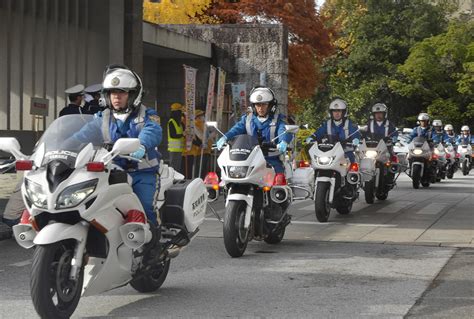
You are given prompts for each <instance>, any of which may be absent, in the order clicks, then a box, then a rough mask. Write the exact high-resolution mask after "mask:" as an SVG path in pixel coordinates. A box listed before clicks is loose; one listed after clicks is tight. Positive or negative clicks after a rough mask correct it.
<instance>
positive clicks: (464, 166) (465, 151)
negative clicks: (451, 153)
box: [458, 143, 472, 176]
mask: <svg viewBox="0 0 474 319" xmlns="http://www.w3.org/2000/svg"><path fill="white" fill-rule="evenodd" d="M458 153H459V155H460V157H459V166H460V169H461V172H462V174H463V175H464V176H466V175H468V174H469V171H470V170H471V165H472V147H471V145H470V144H469V143H462V144H459V145H458Z"/></svg>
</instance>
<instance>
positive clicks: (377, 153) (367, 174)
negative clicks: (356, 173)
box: [358, 139, 390, 182]
mask: <svg viewBox="0 0 474 319" xmlns="http://www.w3.org/2000/svg"><path fill="white" fill-rule="evenodd" d="M358 153H359V157H360V165H359V166H360V168H359V170H360V173H361V178H362V182H367V181H370V180H371V179H372V178H373V177H375V174H376V162H380V163H385V162H387V161H389V160H390V153H389V151H388V148H387V144H385V142H384V140H380V141H379V142H378V144H377V146H376V147H368V146H367V143H366V141H365V139H364V140H363V141H362V143H361V144H360V145H359V147H358Z"/></svg>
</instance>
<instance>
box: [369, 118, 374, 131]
mask: <svg viewBox="0 0 474 319" xmlns="http://www.w3.org/2000/svg"><path fill="white" fill-rule="evenodd" d="M374 122H375V121H374V120H370V125H369V133H372V134H373V133H374V132H375V128H374Z"/></svg>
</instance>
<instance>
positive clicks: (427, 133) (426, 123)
mask: <svg viewBox="0 0 474 319" xmlns="http://www.w3.org/2000/svg"><path fill="white" fill-rule="evenodd" d="M418 123H419V124H420V125H419V126H416V127H414V128H413V131H412V132H411V134H410V138H409V142H411V141H412V140H413V139H414V138H415V137H418V136H421V137H424V138H426V139H427V140H428V141H431V140H432V134H433V129H432V128H431V126H430V116H429V115H428V114H427V113H420V114H419V115H418Z"/></svg>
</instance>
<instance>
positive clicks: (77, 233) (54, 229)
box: [33, 223, 88, 245]
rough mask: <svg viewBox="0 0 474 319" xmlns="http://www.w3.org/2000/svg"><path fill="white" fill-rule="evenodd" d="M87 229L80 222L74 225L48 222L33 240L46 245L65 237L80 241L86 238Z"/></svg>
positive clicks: (35, 242) (36, 243)
mask: <svg viewBox="0 0 474 319" xmlns="http://www.w3.org/2000/svg"><path fill="white" fill-rule="evenodd" d="M87 230H88V228H87V226H85V225H82V224H81V223H77V224H75V225H69V224H64V223H54V224H49V225H46V226H45V227H44V228H43V229H41V231H40V232H39V233H38V234H37V235H36V237H35V240H34V241H33V242H34V244H35V245H48V244H53V243H56V242H59V241H61V240H65V239H75V240H77V241H78V242H81V241H83V240H86V238H87Z"/></svg>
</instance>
